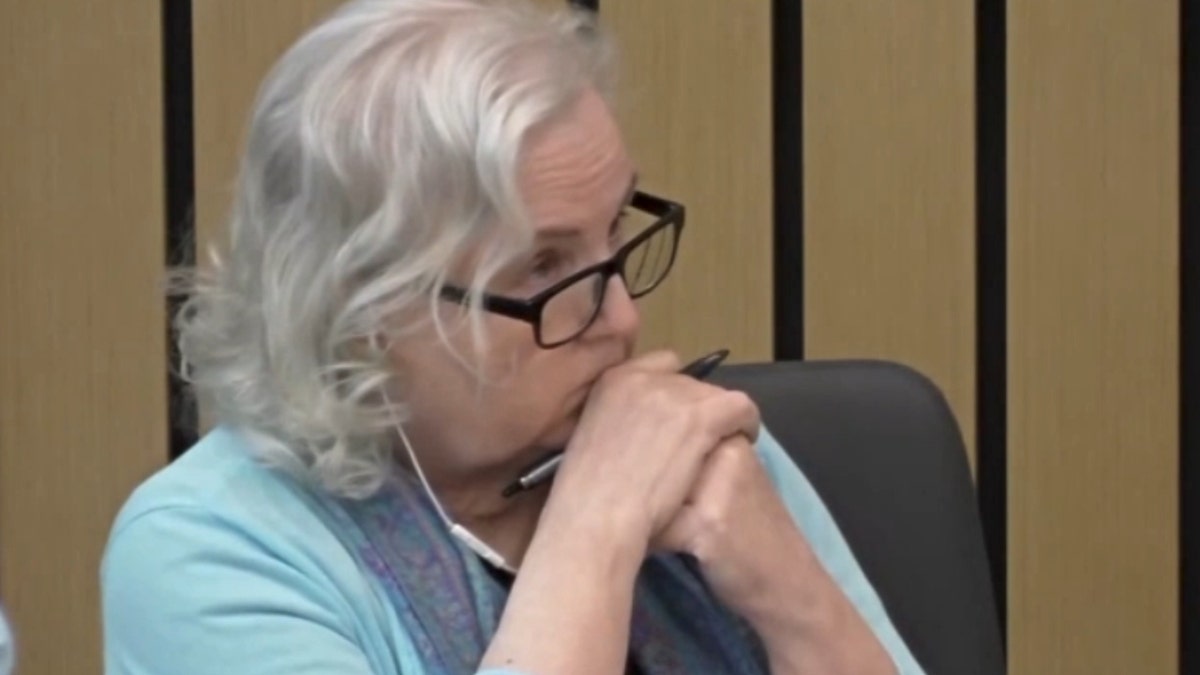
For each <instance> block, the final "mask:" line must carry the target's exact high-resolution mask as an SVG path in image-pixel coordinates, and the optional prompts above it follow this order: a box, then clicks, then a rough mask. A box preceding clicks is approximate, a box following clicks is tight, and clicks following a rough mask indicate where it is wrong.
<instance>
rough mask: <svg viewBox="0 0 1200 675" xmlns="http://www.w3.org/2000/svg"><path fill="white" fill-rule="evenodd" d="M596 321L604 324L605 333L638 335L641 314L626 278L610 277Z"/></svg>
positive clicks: (628, 336)
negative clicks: (628, 287) (631, 295)
mask: <svg viewBox="0 0 1200 675" xmlns="http://www.w3.org/2000/svg"><path fill="white" fill-rule="evenodd" d="M596 323H598V324H602V330H603V331H604V332H605V333H613V334H615V335H618V336H620V337H623V338H632V337H636V336H637V333H638V330H639V329H640V328H641V315H640V314H639V313H638V308H637V304H636V303H634V301H633V298H632V297H630V295H629V289H627V288H626V287H625V280H624V279H622V278H621V277H620V275H615V274H614V275H613V276H612V277H610V278H609V279H608V287H607V288H605V289H604V303H603V304H602V305H601V306H600V316H598V317H596Z"/></svg>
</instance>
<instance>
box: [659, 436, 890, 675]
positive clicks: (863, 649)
mask: <svg viewBox="0 0 1200 675" xmlns="http://www.w3.org/2000/svg"><path fill="white" fill-rule="evenodd" d="M654 543H655V547H656V548H659V549H665V550H671V551H676V552H680V553H689V554H691V555H693V556H695V557H696V558H697V560H698V561H699V563H700V568H701V570H702V572H703V574H704V577H705V580H706V581H707V583H708V585H709V587H710V589H711V590H712V591H713V593H714V594H715V595H716V596H717V598H718V599H719V600H721V602H722V603H724V604H725V606H726V607H728V608H729V609H731V610H732V611H734V612H736V613H737V614H738V615H739V616H741V617H742V618H744V619H746V620H747V621H748V622H749V623H750V624H751V626H753V627H754V628H755V630H756V632H758V634H759V636H760V637H761V638H762V639H763V642H764V644H765V646H766V648H767V651H768V654H769V655H770V658H771V672H773V673H788V672H804V673H831V674H832V673H856V674H866V673H892V672H894V669H893V666H892V662H891V659H890V657H889V656H888V655H887V652H886V651H885V650H884V649H883V646H882V644H880V642H879V641H878V639H877V638H876V637H875V635H874V633H873V632H872V631H871V629H870V627H869V626H868V625H867V623H866V622H865V621H864V620H863V619H862V617H861V616H860V615H859V614H858V612H857V610H856V609H855V608H854V606H853V604H852V603H851V602H850V600H849V599H848V598H847V597H846V596H845V594H843V593H842V591H841V589H840V588H839V587H838V585H837V583H836V582H835V581H834V579H833V578H832V577H831V576H830V575H829V574H828V573H827V572H826V570H825V568H824V567H823V566H822V565H821V563H820V561H819V560H818V559H817V557H816V555H815V554H814V553H813V550H812V548H811V547H810V546H809V543H808V541H807V539H806V538H805V537H804V535H803V533H802V532H801V531H800V529H799V528H798V527H797V526H796V524H795V522H794V521H793V520H792V517H791V514H790V513H789V512H788V510H787V507H786V505H785V504H784V503H783V500H782V499H781V498H780V496H779V493H778V492H777V491H776V490H775V486H774V485H773V484H772V482H771V479H770V477H769V476H768V475H767V472H766V469H765V468H764V467H763V465H762V462H761V461H760V460H759V458H758V455H757V453H756V452H755V450H754V447H753V446H752V445H751V443H750V441H749V440H748V439H747V438H746V437H745V436H742V435H738V436H734V437H731V438H729V439H726V440H725V441H724V442H723V443H721V444H720V445H718V446H717V447H716V448H714V449H713V451H712V452H711V453H710V454H709V456H708V458H707V460H706V462H705V464H704V467H703V469H702V470H701V473H700V476H699V477H698V478H697V480H696V482H695V484H694V485H693V487H692V491H691V493H690V495H689V497H688V499H687V501H686V502H685V503H684V505H683V507H681V508H680V510H679V511H678V513H677V514H676V516H675V518H674V519H673V520H672V521H671V523H670V525H669V526H668V527H667V528H666V529H665V530H664V531H663V533H662V535H661V536H660V537H659V538H658V540H657V541H655V542H654Z"/></svg>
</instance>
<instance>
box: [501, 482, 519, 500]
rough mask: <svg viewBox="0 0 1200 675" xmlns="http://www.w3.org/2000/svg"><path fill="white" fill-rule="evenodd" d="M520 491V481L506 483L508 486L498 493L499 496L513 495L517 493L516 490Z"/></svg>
mask: <svg viewBox="0 0 1200 675" xmlns="http://www.w3.org/2000/svg"><path fill="white" fill-rule="evenodd" d="M520 491H521V484H520V483H510V484H509V485H508V487H506V488H504V490H503V491H502V492H501V493H500V496H502V497H511V496H513V495H515V494H517V493H518V492H520Z"/></svg>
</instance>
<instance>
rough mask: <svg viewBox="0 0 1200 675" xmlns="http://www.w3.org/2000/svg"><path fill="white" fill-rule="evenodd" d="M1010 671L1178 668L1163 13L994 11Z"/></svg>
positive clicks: (1172, 171)
mask: <svg viewBox="0 0 1200 675" xmlns="http://www.w3.org/2000/svg"><path fill="white" fill-rule="evenodd" d="M1008 11H1009V14H1008V35H1009V46H1008V67H1009V71H1008V80H1009V160H1010V163H1009V178H1008V181H1009V246H1010V254H1009V277H1008V278H1009V404H1008V405H1009V408H1008V409H1009V424H1008V438H1009V482H1008V484H1009V526H1010V530H1009V538H1010V539H1009V541H1010V546H1009V611H1010V631H1011V632H1010V652H1011V665H1010V670H1011V672H1013V673H1038V674H1039V675H1084V674H1085V673H1086V674H1089V675H1090V674H1091V673H1137V674H1138V675H1175V673H1177V672H1178V670H1177V660H1178V656H1177V655H1178V649H1177V638H1176V635H1177V624H1176V620H1177V619H1176V617H1177V611H1178V608H1177V603H1178V600H1177V599H1178V574H1177V570H1178V566H1179V560H1178V546H1177V536H1178V531H1177V526H1178V519H1177V498H1178V490H1177V469H1178V466H1177V465H1178V454H1177V453H1178V446H1177V440H1178V439H1177V432H1178V414H1177V382H1178V380H1177V378H1178V373H1177V367H1178V363H1177V352H1178V344H1177V327H1178V316H1177V308H1178V290H1177V283H1178V281H1177V280H1178V262H1177V261H1178V257H1177V253H1178V252H1177V242H1178V225H1177V208H1178V206H1177V205H1178V197H1179V195H1178V177H1177V166H1178V162H1177V157H1178V115H1177V108H1178V94H1177V88H1178V81H1179V79H1178V78H1179V71H1178V40H1177V35H1178V25H1177V16H1178V4H1177V3H1175V2H1169V1H1167V0H1148V1H1145V2H1127V1H1126V0H1092V1H1091V2H1075V3H1066V2H1046V1H1045V0H1010V2H1009V4H1008Z"/></svg>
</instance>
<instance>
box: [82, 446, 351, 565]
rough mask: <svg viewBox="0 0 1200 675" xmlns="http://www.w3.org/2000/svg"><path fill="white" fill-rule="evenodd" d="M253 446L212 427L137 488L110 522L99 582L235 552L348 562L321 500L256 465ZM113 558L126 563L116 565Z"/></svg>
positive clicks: (308, 562)
mask: <svg viewBox="0 0 1200 675" xmlns="http://www.w3.org/2000/svg"><path fill="white" fill-rule="evenodd" d="M252 442H253V441H252V439H251V437H250V436H248V435H247V434H244V433H242V432H239V431H237V430H234V429H231V428H227V427H218V428H216V429H215V430H213V431H212V432H210V433H209V434H208V435H206V436H205V437H204V438H203V439H201V441H200V442H199V443H197V444H196V445H195V446H194V447H192V448H191V449H190V450H189V451H188V452H186V453H184V455H183V456H182V457H180V458H179V459H177V460H175V461H174V462H172V463H171V464H169V465H168V466H166V467H164V468H163V469H161V470H160V471H158V472H157V473H156V474H154V475H153V476H151V477H150V478H148V479H147V480H146V481H145V482H143V483H142V484H141V485H139V486H138V487H137V488H136V489H135V490H134V491H133V493H132V494H131V495H130V497H129V499H128V500H127V501H126V502H125V504H124V506H123V507H122V508H121V510H120V512H119V513H118V514H117V517H116V519H115V521H114V523H113V526H112V531H111V532H110V534H109V539H108V543H107V546H106V548H105V552H104V557H103V560H102V567H101V571H102V576H103V578H104V580H105V581H111V580H114V579H116V578H119V577H120V576H122V575H125V574H127V573H128V570H129V569H131V568H135V567H138V566H141V567H143V568H144V567H145V566H146V565H148V564H150V563H152V562H154V561H160V562H166V561H167V560H173V561H175V562H178V561H179V560H180V559H185V558H186V559H189V560H193V561H201V560H209V559H212V558H214V557H218V556H222V555H225V556H229V555H230V554H233V553H237V554H238V555H241V556H248V555H251V554H257V555H265V556H270V557H272V558H274V559H276V560H279V561H284V562H287V563H289V564H291V565H295V566H300V567H304V566H310V565H313V564H317V565H321V564H326V565H329V564H335V565H336V564H338V563H340V564H352V561H351V560H350V559H349V558H348V557H347V556H345V555H341V556H339V555H338V552H339V550H341V549H342V547H340V546H339V545H338V544H337V541H338V540H337V537H336V535H335V533H334V532H333V531H332V529H331V528H330V526H329V525H328V524H327V522H326V519H325V518H323V517H322V513H321V508H320V507H319V504H320V503H321V500H322V498H321V497H319V496H318V495H316V494H315V493H314V492H312V491H310V490H308V489H307V488H305V487H304V486H302V485H300V484H299V483H297V482H296V481H294V480H292V479H291V478H289V477H287V476H285V475H284V474H282V473H281V472H279V471H276V470H273V469H271V468H269V467H267V466H264V465H262V464H261V463H259V462H258V461H257V460H256V459H255V458H254V456H253V447H252ZM341 553H343V554H344V553H345V551H344V550H341ZM131 557H134V558H137V563H138V564H137V565H134V564H133V561H130V560H129V558H131ZM118 560H120V561H122V562H123V563H125V564H123V565H115V564H114V562H115V561H118ZM143 571H150V570H143ZM163 572H164V573H166V572H167V570H163ZM176 572H177V570H176V571H172V572H171V573H172V574H175V573H176Z"/></svg>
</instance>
